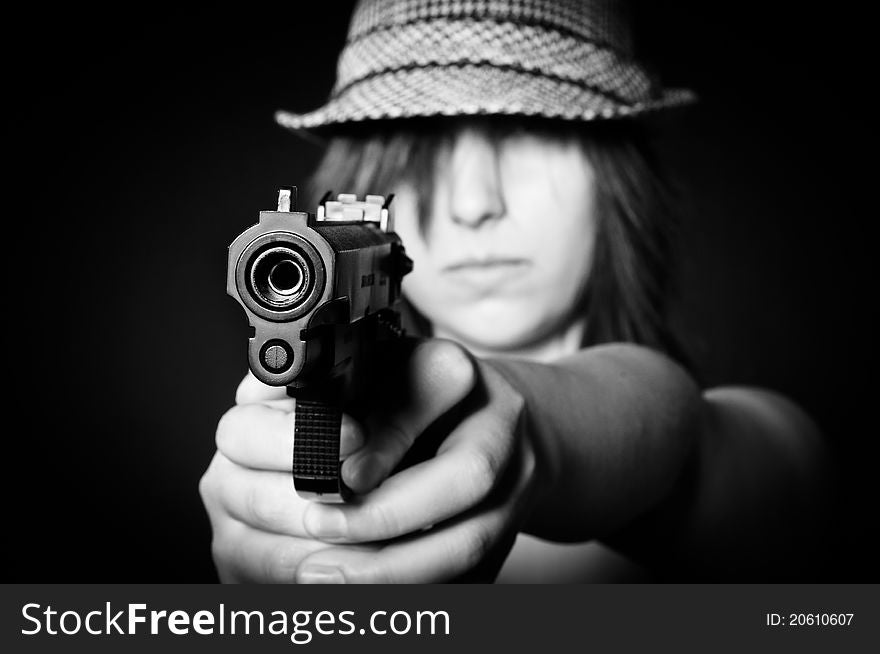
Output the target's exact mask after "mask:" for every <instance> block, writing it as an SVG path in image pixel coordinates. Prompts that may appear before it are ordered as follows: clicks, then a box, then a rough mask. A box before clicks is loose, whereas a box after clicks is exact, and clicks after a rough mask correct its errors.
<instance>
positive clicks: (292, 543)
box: [211, 520, 327, 584]
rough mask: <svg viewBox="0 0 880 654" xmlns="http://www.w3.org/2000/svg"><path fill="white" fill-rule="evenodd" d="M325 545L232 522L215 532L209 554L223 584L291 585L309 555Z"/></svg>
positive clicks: (229, 521)
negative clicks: (298, 569)
mask: <svg viewBox="0 0 880 654" xmlns="http://www.w3.org/2000/svg"><path fill="white" fill-rule="evenodd" d="M326 547H327V545H325V544H324V543H321V542H319V541H316V540H312V539H306V538H296V537H294V536H280V535H278V534H270V533H266V532H263V531H259V530H257V529H252V528H251V527H249V526H247V525H245V524H243V523H240V522H237V521H234V520H228V524H226V525H224V526H223V527H222V528H220V529H215V532H214V539H213V541H212V543H211V553H212V555H213V557H214V565H215V566H216V567H217V573H218V575H219V577H220V581H222V582H223V583H258V584H291V583H294V582H295V580H296V569H297V567H298V566H299V564H300V562H301V561H302V560H303V559H304V558H306V557H307V556H308V555H309V554H311V553H313V552H316V551H318V550H320V549H323V548H326Z"/></svg>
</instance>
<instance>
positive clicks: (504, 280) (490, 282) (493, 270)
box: [442, 257, 532, 291]
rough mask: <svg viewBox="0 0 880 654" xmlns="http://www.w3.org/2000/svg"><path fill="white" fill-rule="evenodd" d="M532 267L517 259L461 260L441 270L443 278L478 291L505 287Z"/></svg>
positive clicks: (529, 263)
mask: <svg viewBox="0 0 880 654" xmlns="http://www.w3.org/2000/svg"><path fill="white" fill-rule="evenodd" d="M531 266H532V262H531V261H530V260H528V259H522V258H519V257H489V258H481V259H463V260H460V261H457V262H455V263H452V264H450V265H448V266H445V267H444V268H442V272H443V274H444V276H446V277H447V278H448V279H450V280H452V281H455V282H456V283H459V284H462V285H464V286H468V287H471V288H473V289H475V290H479V291H490V290H492V289H496V288H500V287H504V286H507V285H509V284H512V283H514V282H516V281H517V280H518V279H519V278H521V277H522V276H523V275H525V274H526V273H527V272H528V271H529V269H530V268H531Z"/></svg>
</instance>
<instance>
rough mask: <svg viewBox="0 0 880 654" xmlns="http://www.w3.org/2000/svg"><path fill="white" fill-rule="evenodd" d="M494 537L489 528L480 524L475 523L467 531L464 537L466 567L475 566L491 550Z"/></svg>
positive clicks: (463, 555)
mask: <svg viewBox="0 0 880 654" xmlns="http://www.w3.org/2000/svg"><path fill="white" fill-rule="evenodd" d="M493 544H494V539H493V537H492V534H491V533H490V532H489V530H488V529H486V528H485V527H483V526H482V525H480V524H474V525H472V526H471V528H470V529H468V531H467V532H466V536H465V539H464V551H463V552H462V558H463V560H464V563H465V569H471V568H475V567H476V566H477V565H479V564H480V563H481V562H482V561H483V560H484V559H485V558H486V557H487V556H488V555H489V553H490V552H491V550H492V546H493Z"/></svg>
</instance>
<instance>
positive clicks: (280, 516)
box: [212, 454, 310, 538]
mask: <svg viewBox="0 0 880 654" xmlns="http://www.w3.org/2000/svg"><path fill="white" fill-rule="evenodd" d="M212 466H214V467H215V470H214V472H213V482H212V485H213V490H212V495H213V501H214V503H215V504H216V505H217V506H218V509H217V510H219V511H221V512H223V513H226V514H228V515H230V516H232V517H233V518H235V519H236V520H238V521H239V522H243V523H245V524H246V525H249V526H250V527H252V528H254V529H259V530H260V531H266V532H271V533H275V534H284V535H288V536H298V537H303V538H307V537H310V535H309V533H308V532H307V531H306V530H305V527H304V526H303V521H302V516H303V513H304V511H305V507H306V506H307V505H308V504H309V503H308V502H307V501H306V500H304V499H302V498H301V497H299V495H297V494H296V492H295V490H294V488H293V479H292V477H291V476H290V473H289V472H273V471H265V470H251V469H249V468H243V467H241V466H239V465H236V464H235V463H233V462H232V461H230V460H229V459H227V458H226V457H225V456H223V455H222V454H218V455H217V457H215V461H214V462H213V463H212ZM218 480H219V481H218Z"/></svg>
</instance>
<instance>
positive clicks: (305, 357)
mask: <svg viewBox="0 0 880 654" xmlns="http://www.w3.org/2000/svg"><path fill="white" fill-rule="evenodd" d="M330 198H331V193H329V192H328V193H327V194H326V195H325V196H324V197H323V198H322V200H321V201H320V203H319V206H318V207H317V211H316V213H315V214H309V213H305V212H299V211H296V210H295V209H296V187H285V188H282V189H281V190H280V191H279V194H278V210H277V211H261V212H260V220H259V223H257V224H256V225H253V226H252V227H250V228H248V229H246V230H245V231H244V232H242V233H241V234H240V235H239V236H238V237H237V238H236V239H235V240H234V241H233V242H232V244H231V245H230V246H229V259H228V265H227V275H226V281H227V286H226V288H227V292H228V293H229V295H231V296H232V297H233V298H235V299H236V300H237V301H238V302H239V303H240V304H241V306H242V307H243V308H244V311H245V313H246V314H247V319H248V322H249V323H250V326H251V334H250V339H249V342H248V365H249V366H250V369H251V371H252V372H253V374H254V375H255V376H256V377H257V379H259V380H260V381H262V382H264V383H266V384H270V385H272V386H286V387H287V394H288V395H289V396H291V397H293V398H295V399H296V412H295V421H294V438H293V453H292V473H293V483H294V487H295V488H296V491H297V493H299V494H300V495H301V496H303V497H306V498H308V499H316V500H320V501H323V502H341V501H346V500H348V499H349V498H350V496H351V491H350V490H349V489H348V488H347V487H346V485H345V484H344V483H343V481H342V477H341V470H340V461H339V445H340V427H341V420H342V412H343V409H345V408H346V407H348V406H350V405H356V403H357V401H358V398H362V397H363V396H364V395H365V394H366V392H367V390H366V387H367V386H369V379H370V371H371V370H372V369H373V368H374V367H375V366H376V365H377V363H381V362H377V356H378V354H377V353H378V351H379V349H380V348H381V347H383V346H384V342H385V341H390V340H392V339H396V338H400V337H401V336H403V330H402V329H401V325H400V313H399V311H398V309H397V307H398V303H399V300H400V295H401V291H400V286H401V280H402V278H403V276H404V275H406V274H407V273H408V272H410V271H411V270H412V261H411V260H410V259H409V257H407V256H406V251H405V250H404V247H403V243H402V242H401V240H400V238H399V237H398V235H397V234H396V233H395V232H394V223H393V218H392V214H391V211H390V204H391V200H392V199H393V195H391V196H388V198H387V199H386V198H385V197H383V196H381V195H367V196H366V197H365V198H364V199H363V200H360V201H359V200H358V199H357V197H356V196H355V195H353V194H340V195H338V196H337V198H336V200H330Z"/></svg>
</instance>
